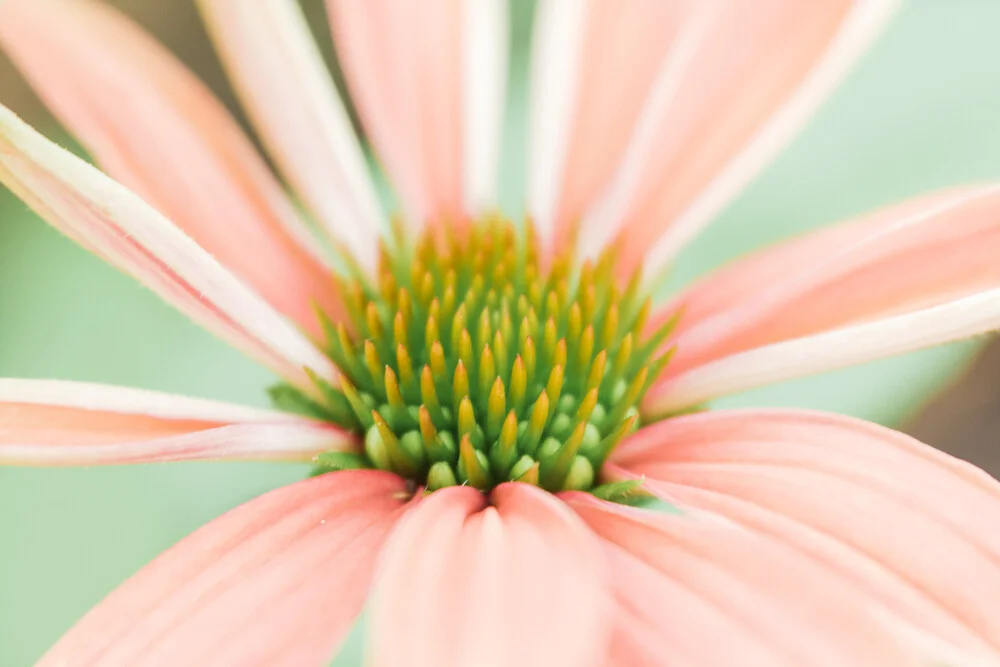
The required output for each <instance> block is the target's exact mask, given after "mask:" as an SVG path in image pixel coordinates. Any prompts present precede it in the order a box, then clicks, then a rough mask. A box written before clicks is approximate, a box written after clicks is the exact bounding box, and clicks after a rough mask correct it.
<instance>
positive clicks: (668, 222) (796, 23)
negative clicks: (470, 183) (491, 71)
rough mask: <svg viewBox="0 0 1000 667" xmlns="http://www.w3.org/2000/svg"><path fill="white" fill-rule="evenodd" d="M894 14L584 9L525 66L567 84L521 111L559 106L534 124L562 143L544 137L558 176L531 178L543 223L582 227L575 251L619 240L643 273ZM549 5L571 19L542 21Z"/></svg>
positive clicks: (885, 4)
mask: <svg viewBox="0 0 1000 667" xmlns="http://www.w3.org/2000/svg"><path fill="white" fill-rule="evenodd" d="M895 4H896V2H895V0H856V1H853V2H852V1H851V0H823V1H822V2H812V3H799V2H795V1H794V0H767V1H765V2H754V3H741V2H726V3H723V2H683V1H681V2H669V3H664V2H650V1H647V0H630V1H629V2H626V3H611V2H601V1H600V0H590V2H587V3H586V7H585V9H584V10H583V11H584V14H585V15H584V17H583V19H582V20H580V21H577V22H576V23H578V24H579V27H578V28H577V32H578V33H579V36H578V37H575V38H574V37H569V38H565V39H562V40H559V41H560V43H561V44H562V48H551V47H550V45H549V44H548V40H545V39H544V38H543V39H540V40H536V43H537V44H540V45H541V48H540V49H539V52H538V54H537V56H536V63H535V66H536V68H537V69H538V70H539V71H541V72H546V71H549V70H551V69H552V66H551V64H550V62H547V61H554V62H557V63H563V65H562V66H561V67H560V68H559V69H561V74H562V75H563V76H562V79H563V81H564V82H565V83H562V84H556V85H554V86H552V88H554V90H555V94H554V97H553V98H552V99H545V98H544V97H543V96H539V97H538V98H537V99H534V100H533V101H532V104H533V106H534V105H539V106H542V107H545V106H555V107H557V108H559V109H562V111H561V114H560V115H561V123H560V122H557V121H555V120H553V119H551V118H549V119H548V120H547V122H544V123H543V124H544V125H545V126H546V127H547V128H548V130H556V131H557V132H558V133H559V135H558V136H560V137H572V138H573V141H572V142H569V141H568V140H565V141H562V142H559V141H555V140H552V139H544V138H543V139H542V142H543V143H544V142H546V141H548V142H550V143H552V145H551V146H545V147H544V150H545V151H547V153H548V155H542V156H540V157H541V159H542V160H544V161H545V163H546V165H547V169H548V170H549V171H554V172H556V173H555V174H552V173H540V174H539V175H540V176H541V179H533V180H534V181H535V182H533V186H536V187H541V188H542V189H543V190H544V192H542V193H540V194H539V193H537V192H535V195H534V199H535V200H536V201H541V202H542V204H543V205H542V206H541V207H540V208H541V211H540V215H541V216H542V218H543V219H542V220H541V223H542V224H541V226H542V227H543V229H544V227H545V225H546V224H547V223H548V222H549V221H546V220H545V219H544V218H545V216H546V215H547V214H549V213H551V215H553V216H555V218H556V219H555V221H554V222H555V224H557V226H558V227H559V229H560V230H562V232H563V233H565V232H567V231H568V230H569V229H570V228H571V226H572V224H573V223H575V222H577V221H580V220H581V219H582V229H581V235H580V242H581V244H582V246H583V250H584V252H585V253H588V254H593V253H594V252H597V251H599V250H600V248H601V247H603V246H604V245H605V244H606V242H608V241H609V240H612V239H615V238H617V239H618V240H619V241H620V242H621V245H622V249H623V253H622V260H623V266H635V265H636V264H637V263H638V262H639V261H640V260H641V259H642V258H643V257H647V258H648V259H647V263H646V266H645V268H646V269H647V270H648V271H649V272H650V274H652V275H655V274H656V273H657V272H658V270H659V269H661V268H662V267H663V265H664V264H665V263H666V262H667V261H669V259H670V258H671V257H672V256H673V254H674V253H675V252H676V250H677V249H678V248H679V247H680V246H681V245H683V243H684V242H685V241H687V240H688V239H689V238H690V237H691V236H692V235H693V234H694V233H696V232H697V231H698V230H699V229H700V228H701V227H702V226H703V225H704V224H705V223H706V222H707V221H708V220H709V219H710V218H711V216H713V215H714V214H715V213H717V212H718V211H719V210H720V209H721V208H722V206H723V205H724V204H725V203H726V202H727V201H728V200H729V199H730V198H731V197H732V196H733V195H734V194H736V192H738V191H739V189H740V188H742V186H743V185H745V184H746V183H747V182H748V181H749V180H750V179H751V178H752V177H753V176H754V175H755V174H756V173H757V172H758V171H759V170H760V169H761V168H762V167H763V166H764V165H765V164H766V163H767V162H768V161H769V160H770V159H771V158H772V157H773V156H774V155H775V154H776V153H777V152H778V150H780V148H781V147H783V146H784V145H785V144H786V143H787V142H788V141H789V140H790V139H791V138H792V137H793V136H794V135H795V133H796V132H797V130H798V129H799V128H800V127H801V126H802V125H803V123H804V122H805V121H806V120H807V119H808V117H809V116H810V115H811V113H812V112H813V111H814V110H815V108H816V107H817V106H818V105H819V104H820V102H822V100H823V98H824V97H825V96H826V95H827V94H828V93H829V92H830V91H831V90H832V89H833V87H834V86H835V85H836V84H837V83H838V82H839V80H840V79H841V78H842V77H843V75H844V74H845V72H846V71H847V70H848V69H849V67H850V65H851V64H852V63H853V62H854V61H855V60H856V58H857V57H858V56H859V55H860V54H861V53H862V52H863V51H864V49H865V47H866V46H867V44H868V43H869V42H870V41H871V39H872V38H873V37H874V36H875V35H876V34H877V33H878V31H879V28H880V27H881V26H882V25H883V24H884V23H885V21H886V19H887V18H888V17H889V15H890V14H891V11H892V9H893V6H894V5H895ZM552 5H560V6H561V7H563V8H564V9H565V11H566V12H574V11H576V12H578V11H579V8H578V5H574V3H571V2H559V1H558V0H553V1H552V2H547V3H542V5H541V7H540V11H542V12H551V11H552V9H551V6H552ZM612 8H613V9H612ZM543 16H544V14H540V16H539V18H542V17H543ZM543 23H545V24H548V23H549V22H548V21H544V22H543ZM626 59H627V61H628V62H629V63H630V67H629V68H628V71H627V72H624V74H623V71H624V70H623V69H622V68H621V67H616V66H615V64H616V63H621V62H623V61H624V60H626ZM602 63H603V64H602ZM549 78H554V77H549ZM567 97H568V98H569V99H571V100H572V102H571V103H566V101H565V98H567ZM532 115H533V118H535V119H536V120H543V121H544V120H546V114H545V113H544V112H538V113H535V111H534V109H533V111H532ZM594 124H598V125H599V126H600V130H601V131H600V132H596V133H595V132H590V131H588V128H591V129H592V126H593V125H594ZM542 131H543V132H544V131H546V130H545V129H543V130H542ZM533 136H534V135H533ZM542 148H543V147H540V148H539V151H541V150H542ZM552 200H555V201H558V202H560V204H559V205H558V206H550V207H546V206H544V204H545V203H546V202H547V201H552Z"/></svg>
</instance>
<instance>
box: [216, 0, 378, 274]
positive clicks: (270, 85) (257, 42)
mask: <svg viewBox="0 0 1000 667" xmlns="http://www.w3.org/2000/svg"><path fill="white" fill-rule="evenodd" d="M199 5H200V7H201V10H202V13H203V15H204V16H205V22H206V24H207V25H208V27H209V30H210V33H211V35H212V37H213V38H214V41H215V44H216V46H217V48H218V50H219V53H220V55H221V57H222V61H223V63H224V64H225V65H226V68H227V71H228V72H229V74H230V76H231V77H232V79H233V82H234V84H235V88H236V91H237V93H238V95H239V97H240V100H241V101H242V102H243V105H244V107H245V108H246V110H247V113H248V114H249V116H250V118H251V120H252V121H253V123H254V126H255V128H256V129H257V131H258V133H259V134H260V136H261V139H262V140H263V142H264V143H265V145H266V147H267V148H268V151H269V153H270V154H271V155H272V156H273V157H274V160H275V162H277V163H278V165H279V167H280V168H281V171H282V172H283V173H284V175H285V176H286V178H287V179H288V181H289V183H290V184H291V185H292V186H293V187H294V188H295V190H296V191H297V192H298V194H299V195H300V196H301V197H302V199H303V200H304V202H305V203H306V205H307V206H308V207H309V208H310V209H311V210H312V212H313V213H314V214H315V215H316V217H317V218H318V220H319V222H320V223H321V226H322V229H323V230H324V231H325V232H326V233H327V234H328V235H329V236H330V237H331V239H332V240H333V241H334V242H336V243H338V244H344V245H345V246H346V248H347V249H348V250H349V251H350V252H351V253H352V254H353V255H354V257H355V258H356V259H357V260H358V262H359V263H360V265H361V266H362V267H364V268H365V269H368V270H374V268H375V264H376V257H377V244H378V237H379V229H380V220H381V217H382V214H381V209H380V207H379V204H378V199H377V197H376V194H375V189H374V186H373V184H372V181H371V178H370V177H369V173H368V168H367V165H366V163H365V159H364V155H363V153H362V151H361V147H360V145H359V143H358V140H357V138H356V137H355V135H354V131H353V129H352V128H351V123H350V119H349V118H348V116H347V113H346V111H345V110H344V105H343V103H342V102H341V100H340V97H339V95H338V94H337V90H336V88H335V87H334V85H333V81H332V79H331V78H330V75H329V72H328V71H327V69H326V67H325V65H324V63H323V59H322V56H321V55H320V53H319V50H318V48H317V47H316V44H315V42H314V41H313V39H312V37H311V35H310V34H309V27H308V25H307V24H306V22H305V18H304V17H303V15H302V11H301V9H300V8H299V6H298V3H297V2H295V0H259V1H258V2H246V1H245V0H199Z"/></svg>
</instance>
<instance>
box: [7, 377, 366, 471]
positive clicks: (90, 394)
mask: <svg viewBox="0 0 1000 667" xmlns="http://www.w3.org/2000/svg"><path fill="white" fill-rule="evenodd" d="M356 446H357V445H356V443H355V439H354V438H352V437H351V436H350V435H349V434H348V433H346V432H344V431H342V430H340V429H337V428H334V427H332V426H329V425H326V424H322V423H319V422H313V421H310V420H307V419H301V418H299V417H294V416H292V415H288V414H284V413H281V412H272V411H270V410H258V409H255V408H247V407H243V406H240V405H231V404H227V403H219V402H217V401H209V400H205V399H200V398H189V397H187V396H174V395H171V394H161V393H159V392H153V391H147V390H143V389H129V388H125V387H113V386H108V385H95V384H86V383H82V382H64V381H58V380H11V379H0V464H4V465H49V466H53V465H98V464H121V463H150V462H161V461H179V460H196V459H211V460H247V459H254V460H261V459H268V460H300V461H301V460H309V459H311V458H313V457H314V456H315V455H316V454H318V453H320V452H324V451H331V450H338V451H351V450H353V449H355V448H356Z"/></svg>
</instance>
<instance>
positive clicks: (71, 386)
mask: <svg viewBox="0 0 1000 667" xmlns="http://www.w3.org/2000/svg"><path fill="white" fill-rule="evenodd" d="M0 403H25V404H31V405H48V406H53V407H62V408H77V409H80V410H94V411H98V412H114V413H117V414H129V415H132V414H134V415H144V416H147V417H157V418H160V419H179V420H197V421H212V422H234V423H235V422H271V423H276V422H304V421H306V420H303V419H302V418H300V417H296V416H294V415H290V414H288V413H285V412H278V411H275V410H263V409H259V408H251V407H248V406H245V405H237V404H235V403H225V402H222V401H213V400H209V399H206V398H195V397H193V396H182V395H178V394H167V393H163V392H159V391H150V390H148V389H134V388H131V387H117V386H114V385H106V384H94V383H89V382H72V381H69V380H41V379H20V378H0Z"/></svg>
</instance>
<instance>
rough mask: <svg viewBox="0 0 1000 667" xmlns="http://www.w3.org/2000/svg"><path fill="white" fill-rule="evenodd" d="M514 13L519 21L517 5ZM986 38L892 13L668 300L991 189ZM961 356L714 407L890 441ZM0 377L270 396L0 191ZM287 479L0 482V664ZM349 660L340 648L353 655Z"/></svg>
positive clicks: (926, 14)
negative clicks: (812, 231)
mask: <svg viewBox="0 0 1000 667" xmlns="http://www.w3.org/2000/svg"><path fill="white" fill-rule="evenodd" d="M164 4H166V5H169V3H164ZM518 11H519V14H521V15H526V14H527V12H526V10H525V7H524V6H519V7H518ZM526 23H527V21H526V20H525V19H524V16H521V17H520V18H519V19H518V21H516V26H517V32H516V38H517V39H516V41H517V44H519V45H522V46H523V43H524V41H525V34H526ZM997 25H1000V3H997V2H994V1H992V0H981V1H978V2H977V1H975V0H952V1H949V2H939V1H937V0H911V2H909V3H907V4H906V5H905V6H904V8H903V10H902V11H901V12H900V14H899V15H898V17H897V18H896V20H895V21H894V23H893V24H892V25H891V27H890V28H889V29H888V30H887V31H886V33H885V35H884V36H883V38H882V39H881V41H880V42H879V43H878V45H877V46H876V47H875V48H874V49H873V50H872V51H871V52H870V53H869V55H868V56H867V57H866V58H865V59H864V60H863V61H862V62H861V63H860V65H859V67H858V68H857V69H856V70H855V71H854V73H853V74H852V75H851V76H850V78H849V79H848V80H847V81H846V82H845V84H844V85H843V86H842V87H841V88H840V90H839V91H838V92H837V93H836V94H835V95H834V96H833V98H832V99H831V100H830V101H829V103H828V104H827V105H826V106H825V107H824V108H823V110H822V111H821V112H820V113H819V114H818V116H817V117H816V118H815V119H814V121H813V122H811V123H810V125H809V126H808V127H807V129H806V130H805V131H804V132H803V134H802V135H801V136H800V138H799V139H798V140H797V141H796V142H795V143H794V144H793V145H792V146H791V147H790V148H789V149H788V150H787V151H785V153H784V154H783V155H782V156H781V157H780V159H778V160H777V161H776V162H775V163H774V164H773V165H772V166H771V167H770V168H769V169H768V170H767V171H766V172H765V173H764V174H763V175H762V176H761V177H760V178H759V179H758V180H757V181H756V182H755V183H754V185H753V186H752V187H751V188H749V189H748V190H747V191H746V192H745V193H744V194H743V195H742V196H741V197H740V198H739V199H738V200H737V201H736V202H735V203H734V204H733V205H732V206H731V207H730V208H729V209H728V210H727V211H726V212H725V213H724V215H723V216H722V217H721V218H720V219H719V220H718V221H717V223H716V224H715V225H714V226H713V227H712V228H711V229H710V230H709V231H708V232H707V233H706V234H705V235H703V237H702V238H701V239H699V240H698V241H697V242H696V243H695V244H694V245H693V247H692V248H691V250H690V251H689V252H688V253H687V254H686V255H685V256H684V257H683V258H682V260H681V261H680V262H679V264H678V266H677V270H676V272H675V277H674V280H675V281H676V282H677V283H683V282H685V281H687V280H689V279H690V278H691V277H693V276H696V275H698V274H701V273H703V272H704V271H706V270H708V269H710V268H711V267H712V266H715V265H717V264H718V263H719V262H721V261H723V260H725V259H727V258H729V257H732V256H734V255H737V254H740V253H742V252H745V251H747V250H749V249H752V248H755V247H758V246H760V245H762V244H764V243H767V242H769V241H772V240H774V239H777V238H780V237H782V236H785V235H787V234H789V233H793V232H797V231H801V230H805V229H808V228H811V227H815V226H817V225H821V224H824V223H828V222H832V221H834V220H837V219H840V218H843V217H845V216H850V215H853V214H856V213H859V212H862V211H864V210H866V209H869V208H871V207H874V206H878V205H881V204H885V203H889V202H891V201H893V200H896V199H899V198H902V197H906V196H909V195H912V194H916V193H919V192H921V191H925V190H928V189H932V188H937V187H942V186H947V185H952V184H957V183H962V182H970V181H982V180H988V179H993V178H996V177H997V176H998V175H1000V132H998V128H1000V40H997V39H996V26H997ZM523 66H524V53H523V50H519V51H516V53H515V67H514V72H513V74H512V80H513V85H512V91H511V93H512V94H511V113H510V114H509V119H508V121H509V122H508V138H507V148H506V150H507V154H506V156H505V167H504V179H505V180H504V199H505V201H506V202H507V203H508V204H512V205H513V206H512V207H511V208H514V209H516V204H517V203H518V202H520V201H521V200H522V197H521V192H520V187H519V185H518V182H519V178H520V175H521V174H522V173H523V169H522V160H523V155H524V151H523V137H524V123H523V93H524V91H523V86H522V84H523V76H522V74H523ZM0 83H2V82H0ZM0 88H2V86H0ZM0 101H3V100H0ZM44 129H46V131H48V132H50V133H51V134H54V133H57V132H58V130H57V129H55V128H44ZM973 349H974V348H973V346H971V345H969V344H964V345H959V346H951V347H948V348H942V349H938V350H933V351H930V352H925V353H920V354H917V355H911V356H908V357H905V358H899V359H894V360H888V361H884V362H879V363H877V364H870V365H868V366H865V367H861V368H855V369H849V370H845V371H839V372H836V373H830V374H826V375H824V376H820V377H815V378H810V379H807V380H802V381H796V382H792V383H787V384H784V385H781V386H776V387H772V388H767V389H763V390H758V391H756V392H753V393H750V394H747V395H744V396H740V397H736V398H733V399H728V400H726V401H724V402H720V405H747V404H752V405H796V406H809V407H816V408H824V409H831V410H836V411H840V412H845V413H850V414H854V415H859V416H863V417H866V418H870V419H874V420H876V421H880V422H882V423H887V424H895V423H899V421H900V420H901V419H902V418H903V417H904V416H906V415H907V414H909V413H910V412H911V411H912V410H914V409H916V408H917V406H919V404H920V402H921V401H922V400H924V399H925V398H926V397H927V396H928V395H929V393H930V392H931V391H932V390H933V389H934V388H935V387H938V386H940V384H941V383H942V382H943V381H944V380H945V379H946V377H948V375H949V374H953V373H955V372H956V371H957V370H959V369H960V368H961V367H962V364H963V363H964V361H965V360H967V359H968V358H969V357H970V355H971V352H972V351H973ZM0 376H10V377H46V378H66V379H74V380H88V381H98V382H109V383H118V384H124V385H131V386H137V387H149V388H155V389H160V390H166V391H174V392H185V393H189V394H193V395H198V396H207V397H213V398H222V399H228V400H233V401H243V402H247V403H251V404H259V405H262V404H264V402H265V399H264V394H263V391H262V390H263V388H264V387H265V386H266V385H267V384H269V383H270V382H271V381H272V380H273V378H272V377H270V376H269V375H268V373H267V372H265V371H263V370H262V369H260V368H258V367H256V366H255V365H254V364H252V363H251V362H250V361H248V360H246V359H244V358H243V357H242V356H241V355H240V354H239V353H237V352H235V351H232V350H230V349H228V348H226V347H225V346H224V345H223V344H221V343H219V342H217V341H216V340H214V339H213V338H211V337H210V336H209V335H208V334H206V333H204V332H202V331H201V330H200V329H198V327H196V326H195V325H194V324H191V323H189V322H188V321H186V320H185V319H183V318H182V317H181V316H179V315H178V314H176V313H175V312H173V311H172V310H171V309H170V308H169V307H168V306H166V305H164V304H162V303H161V302H160V301H159V300H158V299H157V298H156V296H155V295H153V294H152V293H150V292H149V291H147V290H145V289H144V288H142V287H140V286H138V285H137V284H136V283H135V282H133V281H132V280H131V279H129V278H128V277H126V276H123V275H120V274H118V273H117V272H115V271H114V270H112V269H110V268H108V267H106V266H104V265H102V264H101V262H99V261H98V260H96V259H95V258H92V257H90V256H88V255H87V254H86V253H85V252H83V251H82V250H80V249H78V248H77V247H75V246H74V245H73V244H72V243H71V242H69V241H68V240H66V239H64V238H62V237H60V236H59V235H58V234H57V233H55V232H54V231H52V230H51V229H49V228H48V227H47V226H46V225H45V224H44V223H42V222H41V221H40V220H39V219H37V218H36V217H34V216H33V215H32V214H31V213H30V212H28V211H27V210H26V208H25V207H24V205H22V204H21V203H20V202H18V201H16V200H15V199H13V198H11V197H10V196H9V195H8V194H7V193H5V192H0ZM305 473H306V469H305V468H303V467H299V466H288V465H272V464H238V465H237V464H190V463H188V464H167V465H147V466H135V467H128V468H92V469H56V470H34V469H0V665H4V666H6V665H25V664H30V663H31V662H32V661H33V660H35V659H37V658H38V657H39V656H40V655H41V653H42V652H43V651H44V650H45V648H46V647H47V646H49V645H50V644H51V643H52V642H53V641H55V640H56V639H57V638H58V636H59V635H60V634H61V633H62V632H63V631H64V630H65V629H66V628H67V627H69V625H70V624H72V623H73V621H74V620H76V619H77V618H79V617H80V616H81V615H82V614H83V613H84V612H85V611H86V610H87V609H88V608H89V607H91V606H92V605H94V604H95V603H96V602H98V601H99V600H100V599H101V597H102V596H104V595H105V594H106V593H107V592H108V591H110V590H111V589H112V588H113V587H114V586H115V585H116V584H118V583H119V582H121V581H122V580H124V579H125V578H126V577H127V576H128V575H129V574H131V573H132V572H134V571H135V570H137V569H138V568H139V567H141V566H142V565H143V564H144V563H146V562H148V561H149V560H150V559H151V558H152V557H153V556H155V555H156V554H157V553H159V552H160V551H162V550H163V549H164V548H166V547H168V546H169V545H170V544H172V543H174V542H175V541H176V540H178V539H179V538H181V537H182V536H184V535H185V534H187V533H189V532H190V531H191V530H193V529H194V528H196V527H197V526H199V525H201V524H203V523H205V522H206V521H208V520H209V519H211V518H212V517H215V516H217V515H219V514H220V513H222V512H223V511H225V510H226V509H229V508H231V507H233V506H235V505H236V504H238V503H240V502H242V501H245V500H247V499H249V498H252V497H254V496H255V495H258V494H259V493H261V492H263V491H266V490H268V489H271V488H274V487H276V486H278V485H281V484H284V483H287V482H290V481H293V480H296V479H300V478H301V477H302V476H303V475H304V474H305ZM359 643H360V640H359V635H358V633H355V636H354V638H353V639H352V641H351V646H352V649H351V651H350V652H351V653H352V654H353V653H356V649H357V646H358V645H359ZM339 662H341V661H338V663H339ZM343 662H345V663H352V662H354V659H353V658H352V659H347V660H344V661H343Z"/></svg>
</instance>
